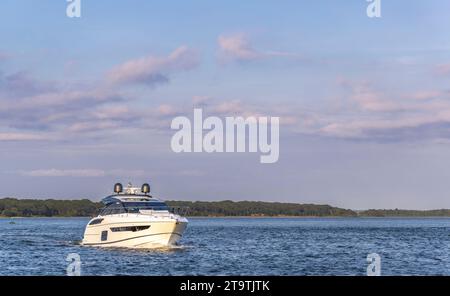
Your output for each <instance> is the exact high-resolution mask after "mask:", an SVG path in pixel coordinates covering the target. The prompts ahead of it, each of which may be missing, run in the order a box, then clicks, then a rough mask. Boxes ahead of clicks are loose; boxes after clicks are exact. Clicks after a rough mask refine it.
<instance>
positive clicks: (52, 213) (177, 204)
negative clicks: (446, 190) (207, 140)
mask: <svg viewBox="0 0 450 296" xmlns="http://www.w3.org/2000/svg"><path fill="white" fill-rule="evenodd" d="M167 204H168V205H169V206H170V207H174V208H182V209H187V215H188V216H191V217H195V216H197V217H198V216H206V217H208V216H214V217H225V216H255V217H259V216H261V217H276V216H302V217H358V216H359V217H417V216H422V217H424V216H427V217H431V216H433V217H450V210H448V209H442V210H431V211H411V210H399V209H395V210H367V211H360V212H355V211H353V210H348V209H342V208H337V207H332V206H329V205H314V204H296V203H279V202H261V201H239V202H234V201H230V200H226V201H215V202H206V201H194V202H192V201H167ZM102 207H103V204H102V203H99V202H93V201H91V200H89V199H81V200H55V199H47V200H37V199H15V198H4V199H0V216H2V217H91V216H95V215H97V214H98V212H99V210H100V209H101V208H102Z"/></svg>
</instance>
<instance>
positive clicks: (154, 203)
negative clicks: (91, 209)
mask: <svg viewBox="0 0 450 296" xmlns="http://www.w3.org/2000/svg"><path fill="white" fill-rule="evenodd" d="M114 192H115V194H114V195H111V196H108V197H106V198H104V199H103V200H102V202H103V204H105V207H104V208H103V209H102V210H101V212H100V214H99V215H98V216H97V217H95V218H93V219H91V220H90V221H89V223H88V225H87V226H86V230H85V232H84V238H83V241H82V243H81V244H82V245H84V246H97V247H124V248H143V249H146V248H158V247H165V246H171V245H175V244H176V243H177V242H178V241H179V239H180V238H181V237H182V236H183V233H184V231H185V229H186V226H187V223H188V220H187V219H186V218H185V217H182V216H180V215H178V214H175V213H173V212H171V211H170V209H169V207H168V206H167V204H166V203H165V202H163V201H161V200H159V199H156V198H154V197H152V196H151V195H150V186H149V185H148V184H144V185H142V187H141V188H135V187H133V186H132V185H131V184H128V187H127V188H125V191H124V190H123V187H122V184H120V183H117V184H116V185H114Z"/></svg>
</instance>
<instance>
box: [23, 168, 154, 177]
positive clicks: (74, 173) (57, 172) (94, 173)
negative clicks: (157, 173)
mask: <svg viewBox="0 0 450 296" xmlns="http://www.w3.org/2000/svg"><path fill="white" fill-rule="evenodd" d="M19 173H20V174H21V175H23V176H27V177H107V176H113V177H115V176H123V175H126V176H131V177H140V176H145V172H144V171H142V170H123V169H114V170H101V169H73V170H61V169H41V170H31V171H20V172H19Z"/></svg>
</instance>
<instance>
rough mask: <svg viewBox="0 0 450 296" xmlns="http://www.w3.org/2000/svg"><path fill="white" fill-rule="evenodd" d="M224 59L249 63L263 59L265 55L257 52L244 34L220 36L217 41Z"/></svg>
mask: <svg viewBox="0 0 450 296" xmlns="http://www.w3.org/2000/svg"><path fill="white" fill-rule="evenodd" d="M217 42H218V44H219V49H220V51H221V55H222V57H223V58H224V59H229V60H238V61H248V60H255V59H258V58H261V57H262V56H263V54H261V53H260V52H258V51H256V50H255V49H254V48H253V47H252V45H251V44H250V42H249V40H248V39H247V38H246V36H245V35H244V34H242V33H240V34H234V35H228V36H224V35H222V36H219V38H218V40H217Z"/></svg>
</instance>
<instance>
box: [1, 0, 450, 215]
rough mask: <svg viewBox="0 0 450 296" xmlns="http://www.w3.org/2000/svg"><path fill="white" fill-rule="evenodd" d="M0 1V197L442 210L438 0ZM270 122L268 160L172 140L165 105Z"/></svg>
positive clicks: (448, 93)
mask: <svg viewBox="0 0 450 296" xmlns="http://www.w3.org/2000/svg"><path fill="white" fill-rule="evenodd" d="M367 5H368V2H366V1H364V0H346V1H333V0H315V1H299V0H295V1H294V0H293V1H289V0H286V1H282V2H280V1H271V0H268V1H257V0H248V1H237V0H236V1H235V0H227V1H207V0H191V1H149V0H130V1H115V0H102V1H98V0H96V1H94V0H81V15H82V17H81V18H68V17H67V16H66V7H67V2H66V1H64V0H40V1H39V2H38V3H37V1H32V0H3V1H2V3H1V4H0V163H1V166H0V197H8V196H10V197H21V198H59V199H74V198H77V199H78V198H90V199H92V200H100V199H101V198H102V197H104V196H106V195H108V194H109V193H111V191H112V188H113V184H114V183H115V182H122V183H127V182H128V181H131V182H133V183H134V184H137V185H140V184H142V183H144V182H149V183H150V184H151V186H152V192H153V194H154V195H155V196H157V197H160V198H163V199H166V200H211V201H213V200H225V199H226V200H235V201H238V200H262V201H273V202H296V203H314V204H331V205H333V206H339V207H345V208H352V209H368V208H404V209H436V208H450V187H449V186H448V184H449V182H448V180H450V87H449V82H450V35H449V34H448V29H449V28H450V2H447V1H441V0H429V1H421V0H397V1H388V0H382V8H381V13H382V17H381V18H369V17H367V14H366V8H367ZM200 107H201V108H203V110H204V112H205V114H208V115H215V116H219V117H226V116H243V117H248V116H268V117H271V116H277V117H280V122H281V125H280V158H279V161H278V162H276V163H274V164H261V163H260V161H259V156H260V155H259V154H257V153H256V154H255V153H175V152H173V151H172V149H171V146H170V142H171V138H172V136H173V134H174V131H173V130H171V129H170V124H171V121H172V119H173V118H174V117H176V116H187V117H192V115H193V109H194V108H200Z"/></svg>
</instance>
